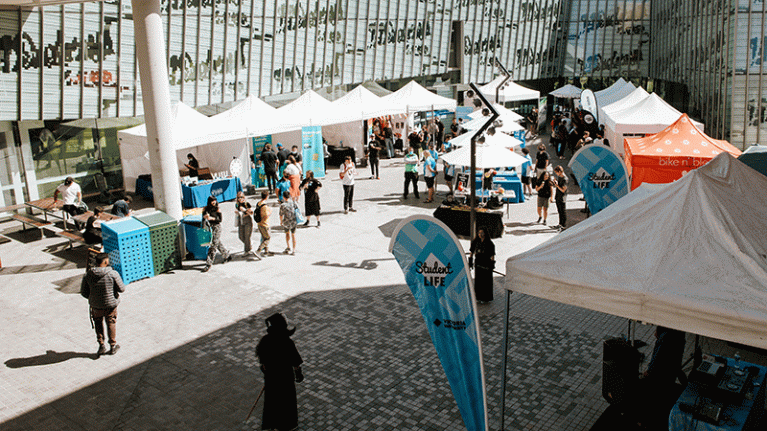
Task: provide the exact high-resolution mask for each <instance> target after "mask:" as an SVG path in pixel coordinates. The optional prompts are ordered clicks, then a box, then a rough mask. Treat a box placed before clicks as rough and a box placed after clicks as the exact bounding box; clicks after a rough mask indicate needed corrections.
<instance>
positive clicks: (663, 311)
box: [506, 153, 767, 348]
mask: <svg viewBox="0 0 767 431" xmlns="http://www.w3.org/2000/svg"><path fill="white" fill-rule="evenodd" d="M658 188H659V191H657V192H655V193H651V194H648V193H646V190H645V187H644V186H643V187H640V188H639V189H637V191H640V190H641V192H640V193H644V194H643V195H640V197H639V198H637V197H636V195H635V193H636V192H637V191H635V192H631V193H629V194H628V195H626V196H624V197H623V198H621V199H620V200H618V201H617V202H615V203H614V204H612V205H611V206H610V207H608V208H607V209H605V210H604V211H601V212H600V213H598V214H596V215H594V216H593V217H591V218H589V219H587V220H585V221H583V222H581V223H579V224H578V225H576V226H574V227H572V228H571V229H568V230H567V231H565V232H564V233H562V234H560V235H558V236H556V237H554V238H553V239H551V240H549V241H547V242H546V243H544V244H541V245H539V246H538V247H535V248H533V249H532V250H529V251H527V252H524V253H522V254H519V255H517V256H514V257H512V258H510V259H509V260H508V261H507V262H506V270H507V272H506V273H507V274H508V276H507V279H506V284H507V288H508V289H511V290H514V291H518V292H522V293H527V294H530V295H534V296H538V297H542V298H546V299H550V300H554V301H558V302H562V303H567V304H572V305H577V306H580V307H584V308H588V309H592V310H597V311H602V312H605V313H610V314H614V315H617V316H621V317H625V318H630V319H635V320H640V321H643V322H648V323H652V324H657V325H663V326H667V327H671V328H675V329H679V330H683V331H688V332H693V333H696V334H700V335H704V336H709V337H713V338H719V339H723V340H728V341H734V342H738V343H743V344H747V345H751V346H756V347H760V348H765V347H767V236H765V235H764V232H765V231H767V207H765V206H764V204H763V202H764V200H765V199H767V192H765V190H767V177H764V176H761V175H754V173H753V170H751V169H750V168H748V167H747V166H746V165H745V164H743V163H742V162H740V161H739V160H736V159H735V158H733V157H732V156H731V155H730V154H728V153H721V154H719V155H718V156H717V157H715V158H714V159H713V160H712V161H711V162H709V163H708V164H707V165H705V166H703V167H700V168H698V169H696V170H693V171H690V172H688V173H687V174H686V175H685V176H683V177H682V178H681V179H679V180H678V181H676V182H674V183H670V184H668V185H664V186H661V187H658Z"/></svg>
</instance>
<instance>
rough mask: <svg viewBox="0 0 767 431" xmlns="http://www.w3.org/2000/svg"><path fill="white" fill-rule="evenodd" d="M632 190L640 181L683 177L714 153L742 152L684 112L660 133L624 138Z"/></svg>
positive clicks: (649, 181) (735, 154)
mask: <svg viewBox="0 0 767 431" xmlns="http://www.w3.org/2000/svg"><path fill="white" fill-rule="evenodd" d="M623 147H624V149H625V154H626V169H627V170H628V173H629V175H630V176H631V190H634V189H635V188H637V187H639V186H640V185H641V184H642V183H653V184H664V183H670V182H672V181H676V180H678V179H679V178H682V175H684V174H685V173H687V172H688V171H690V170H692V169H696V168H699V167H701V166H703V165H705V164H706V163H708V162H709V160H711V159H713V158H714V157H716V155H717V154H719V153H722V152H725V151H726V152H728V153H730V154H732V156H733V157H738V156H739V155H740V153H741V151H740V150H739V149H737V148H735V147H733V146H732V145H731V144H730V143H729V142H727V141H719V140H717V139H712V138H710V137H709V136H707V135H706V134H704V133H703V132H701V131H700V130H698V128H697V127H695V125H694V124H693V123H692V121H691V120H690V117H688V116H687V114H682V116H681V117H679V119H678V120H676V122H675V123H674V124H672V125H670V126H668V127H666V128H665V129H663V130H662V131H661V132H659V133H656V134H654V135H649V136H645V137H644V138H626V139H624V140H623Z"/></svg>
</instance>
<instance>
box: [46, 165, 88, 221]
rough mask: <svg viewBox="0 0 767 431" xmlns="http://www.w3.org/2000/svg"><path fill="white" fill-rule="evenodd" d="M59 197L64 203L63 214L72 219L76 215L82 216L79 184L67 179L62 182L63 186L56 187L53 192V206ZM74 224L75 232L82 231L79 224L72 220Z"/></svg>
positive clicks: (81, 195) (81, 192)
mask: <svg viewBox="0 0 767 431" xmlns="http://www.w3.org/2000/svg"><path fill="white" fill-rule="evenodd" d="M59 195H61V200H62V201H63V202H64V206H63V207H62V210H63V211H64V212H65V213H67V214H69V215H70V216H72V217H74V216H76V215H78V214H83V213H84V212H85V211H80V206H81V205H82V202H83V190H82V189H81V188H80V184H77V183H76V182H75V179H74V178H72V177H67V178H66V179H65V180H64V183H63V184H61V185H59V186H58V187H56V190H55V191H54V192H53V203H54V204H55V203H56V202H57V201H58V200H59ZM65 215H66V214H65ZM73 220H74V219H73ZM74 222H75V226H77V230H80V229H82V226H81V225H80V222H78V221H77V220H74Z"/></svg>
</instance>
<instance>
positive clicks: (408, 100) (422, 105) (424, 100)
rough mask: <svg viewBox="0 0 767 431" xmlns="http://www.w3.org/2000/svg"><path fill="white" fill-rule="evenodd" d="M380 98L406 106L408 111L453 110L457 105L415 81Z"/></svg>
mask: <svg viewBox="0 0 767 431" xmlns="http://www.w3.org/2000/svg"><path fill="white" fill-rule="evenodd" d="M381 99H383V100H386V101H388V102H392V103H395V104H398V105H400V106H403V107H407V110H408V111H410V112H419V111H431V110H435V109H447V110H455V107H456V105H457V103H456V101H455V100H454V99H450V98H447V97H442V96H440V95H438V94H435V93H432V92H431V91H429V90H427V89H426V88H424V87H422V86H421V85H420V84H418V83H417V82H415V81H410V82H408V83H407V84H406V85H405V86H404V87H402V88H400V89H399V90H397V91H395V92H394V93H392V94H390V95H388V96H384V97H382V98H381Z"/></svg>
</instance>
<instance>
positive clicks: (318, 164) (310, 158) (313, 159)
mask: <svg viewBox="0 0 767 431" xmlns="http://www.w3.org/2000/svg"><path fill="white" fill-rule="evenodd" d="M301 146H302V147H303V154H302V157H303V158H304V159H303V162H302V163H303V168H304V172H306V171H312V172H314V178H325V156H324V154H325V152H324V150H323V147H322V127H320V126H307V127H302V128H301Z"/></svg>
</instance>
